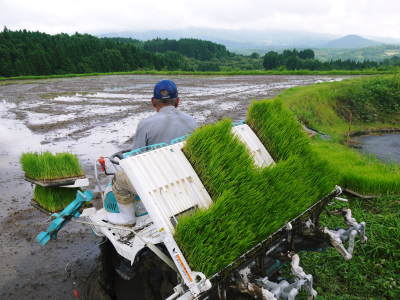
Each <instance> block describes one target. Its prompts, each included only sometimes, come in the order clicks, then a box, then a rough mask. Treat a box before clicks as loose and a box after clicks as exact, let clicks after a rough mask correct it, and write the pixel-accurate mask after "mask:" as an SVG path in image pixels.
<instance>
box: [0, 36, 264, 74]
mask: <svg viewBox="0 0 400 300" xmlns="http://www.w3.org/2000/svg"><path fill="white" fill-rule="evenodd" d="M224 67H225V69H226V68H228V69H229V68H231V69H239V70H254V69H261V68H262V63H261V61H260V59H259V58H251V57H245V56H242V55H237V54H234V53H231V52H229V51H228V50H227V49H226V47H225V46H223V45H219V44H216V43H212V42H209V41H202V40H198V39H181V40H179V41H176V40H162V39H155V40H151V41H146V42H142V41H138V40H135V39H129V38H97V37H95V36H92V35H89V34H80V33H75V34H73V35H68V34H65V33H61V34H56V35H49V34H46V33H41V32H30V31H27V30H19V31H11V30H8V29H7V28H4V30H3V31H2V32H0V76H5V77H8V76H19V75H50V74H73V73H90V72H123V71H133V70H169V71H173V70H182V71H220V70H221V69H223V68H224Z"/></svg>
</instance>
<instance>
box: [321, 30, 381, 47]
mask: <svg viewBox="0 0 400 300" xmlns="http://www.w3.org/2000/svg"><path fill="white" fill-rule="evenodd" d="M378 45H382V43H380V42H376V41H373V40H369V39H366V38H363V37H361V36H359V35H354V34H351V35H346V36H344V37H341V38H339V39H335V40H332V41H330V42H328V43H326V44H325V45H324V47H323V48H341V49H346V48H352V49H356V48H366V47H373V46H378Z"/></svg>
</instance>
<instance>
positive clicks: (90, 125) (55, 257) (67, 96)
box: [0, 75, 344, 299]
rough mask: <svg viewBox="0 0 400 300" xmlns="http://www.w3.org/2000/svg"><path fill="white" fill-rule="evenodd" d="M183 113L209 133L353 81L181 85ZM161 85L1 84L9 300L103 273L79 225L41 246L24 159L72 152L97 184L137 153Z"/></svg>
mask: <svg viewBox="0 0 400 300" xmlns="http://www.w3.org/2000/svg"><path fill="white" fill-rule="evenodd" d="M169 78H170V79H172V80H174V81H175V82H176V83H177V85H178V89H179V93H180V98H181V100H182V105H181V107H180V108H181V109H182V110H183V111H185V112H187V113H189V114H191V115H192V116H193V117H194V118H195V119H196V120H197V121H198V123H199V124H204V123H210V122H215V121H217V120H219V119H221V118H224V117H229V118H232V119H233V120H235V121H237V120H242V119H244V118H245V115H246V111H247V107H248V105H249V103H250V102H251V101H253V100H259V99H264V98H270V97H273V96H274V95H276V94H277V93H279V92H280V91H282V90H283V89H286V88H289V87H293V86H299V85H307V84H313V83H316V82H324V81H336V80H341V79H343V78H344V77H343V76H229V77H223V76H219V77H200V76H173V77H169ZM161 79H164V78H163V77H161V76H153V75H140V76H131V75H129V76H100V77H86V78H65V79H50V80H37V81H31V82H29V81H26V82H24V81H21V82H17V83H15V84H3V85H0V137H1V141H0V191H1V193H0V208H1V209H0V245H1V248H0V298H1V299H32V298H35V299H73V295H72V290H73V289H74V288H77V289H78V290H79V289H82V285H83V284H84V282H85V280H86V279H87V278H88V276H89V274H90V270H93V265H94V263H95V259H96V257H97V256H98V247H97V246H96V243H98V242H99V239H98V238H96V237H94V236H93V235H91V234H90V232H89V229H87V228H84V227H82V226H79V225H77V224H69V225H68V226H67V227H68V228H66V229H63V230H62V231H61V232H60V234H59V236H60V239H59V240H58V241H57V242H50V243H49V244H48V245H47V246H46V247H45V248H41V247H40V246H39V245H38V244H37V243H36V242H35V241H34V237H35V236H36V235H37V234H38V233H39V232H40V231H41V230H44V229H45V228H46V226H47V224H46V222H45V221H46V216H45V215H43V214H41V213H40V212H38V211H36V210H35V209H33V208H31V206H30V204H29V202H30V199H31V196H32V187H31V185H30V184H28V183H27V182H25V181H24V180H23V174H22V171H21V170H20V165H19V156H20V155H21V153H23V152H28V151H53V152H59V151H69V152H72V153H75V154H77V155H78V157H79V159H80V161H81V163H82V165H83V166H84V169H85V171H86V173H87V175H88V177H91V176H92V162H93V161H94V160H95V159H97V158H98V157H99V156H100V155H105V156H107V155H110V154H112V153H114V152H116V151H119V150H121V149H126V148H129V146H130V145H131V144H132V141H133V139H132V137H133V135H134V133H135V130H136V126H137V124H138V122H139V120H141V119H143V118H145V117H147V116H149V115H151V114H153V113H154V112H153V110H152V107H151V105H150V101H149V100H150V98H151V96H152V89H153V86H154V84H155V83H156V82H157V81H159V80H161Z"/></svg>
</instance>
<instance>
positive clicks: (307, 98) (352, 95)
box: [276, 75, 400, 195]
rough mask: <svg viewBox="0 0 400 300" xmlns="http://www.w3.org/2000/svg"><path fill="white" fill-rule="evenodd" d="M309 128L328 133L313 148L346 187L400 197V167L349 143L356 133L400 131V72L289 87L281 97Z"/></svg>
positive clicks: (362, 192) (360, 191) (313, 143)
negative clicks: (355, 148)
mask: <svg viewBox="0 0 400 300" xmlns="http://www.w3.org/2000/svg"><path fill="white" fill-rule="evenodd" d="M276 98H277V99H280V100H282V101H283V102H284V103H285V105H287V106H288V107H289V108H290V109H291V110H292V111H293V112H294V113H295V114H296V115H297V117H298V119H299V120H300V121H301V122H302V123H304V124H305V125H307V126H308V127H310V128H313V129H316V130H318V131H320V132H323V133H325V134H328V135H329V136H330V137H331V139H330V140H325V141H324V140H320V139H315V140H314V141H313V142H312V146H313V148H314V150H315V151H316V152H317V153H318V154H319V155H320V156H322V157H324V158H326V160H328V161H329V164H330V165H331V166H332V167H333V168H335V169H336V171H337V172H338V174H339V176H340V182H339V184H340V185H341V186H342V187H345V188H348V189H351V190H354V191H356V192H358V193H361V194H373V195H385V194H397V195H400V167H399V166H398V165H396V164H392V165H388V164H385V163H383V162H381V161H378V160H377V159H375V158H373V157H372V156H368V155H363V154H361V153H359V152H358V151H356V150H354V149H351V148H350V147H348V146H346V145H347V141H348V138H349V136H351V134H352V133H354V132H357V131H366V132H368V131H374V130H379V129H384V128H397V129H400V76H399V75H394V76H381V77H371V78H357V79H351V80H346V81H342V82H333V83H322V84H317V85H312V86H306V87H296V88H292V89H289V90H287V91H285V92H284V93H282V94H281V95H279V96H278V97H276Z"/></svg>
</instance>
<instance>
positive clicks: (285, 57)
mask: <svg viewBox="0 0 400 300" xmlns="http://www.w3.org/2000/svg"><path fill="white" fill-rule="evenodd" d="M399 60H400V58H399V57H392V58H390V59H386V60H384V61H383V62H376V61H371V60H363V61H356V60H351V59H346V60H341V59H336V60H331V61H327V62H322V61H319V60H318V59H316V58H315V53H314V51H313V50H312V49H304V50H300V51H299V50H297V49H293V50H284V51H283V52H282V53H278V52H275V51H269V52H267V53H266V54H265V55H264V59H263V66H264V69H266V70H275V69H287V70H362V69H371V68H385V67H388V66H398V65H400V63H399Z"/></svg>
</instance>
